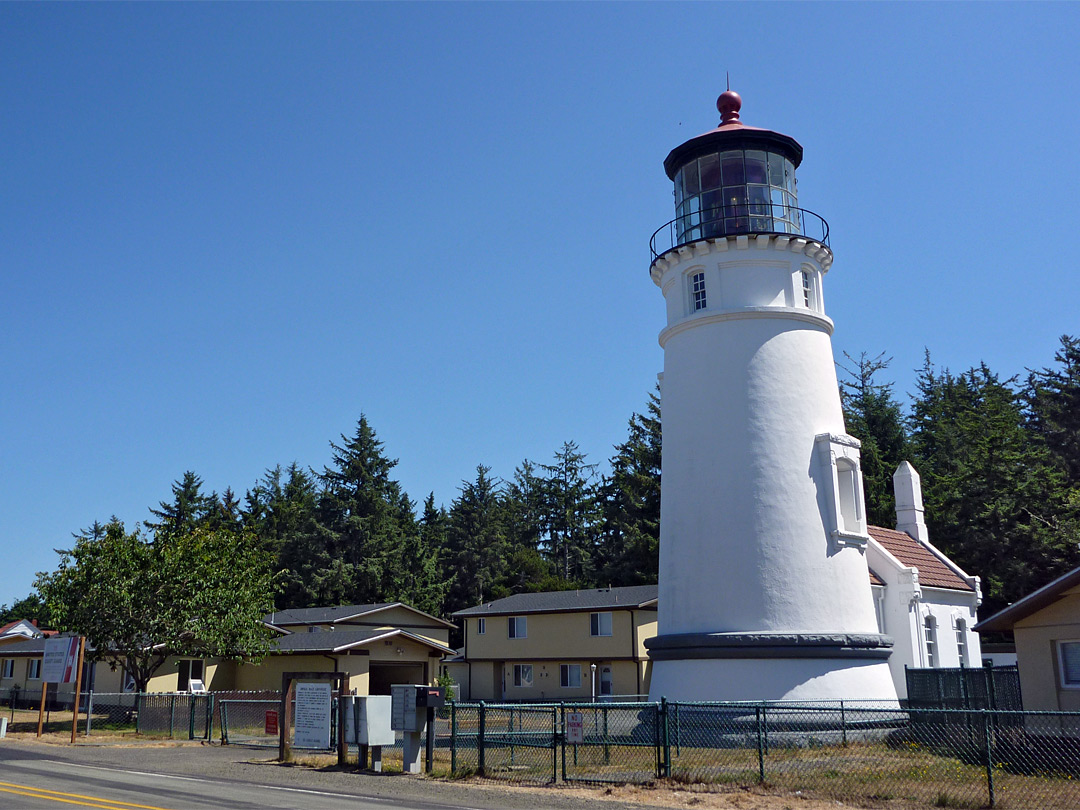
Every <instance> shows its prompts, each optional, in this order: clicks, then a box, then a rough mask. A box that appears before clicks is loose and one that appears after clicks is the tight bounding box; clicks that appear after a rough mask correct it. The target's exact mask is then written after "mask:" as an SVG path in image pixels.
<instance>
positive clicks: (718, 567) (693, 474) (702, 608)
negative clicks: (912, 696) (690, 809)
mask: <svg viewBox="0 0 1080 810" xmlns="http://www.w3.org/2000/svg"><path fill="white" fill-rule="evenodd" d="M725 96H732V97H734V98H735V99H737V96H735V94H730V93H729V94H725ZM723 99H724V96H722V97H721V100H723ZM734 111H735V116H734V119H731V118H730V116H729V117H726V118H725V124H722V125H721V127H720V128H718V129H717V130H714V131H713V132H712V133H706V135H703V136H700V139H711V143H712V144H714V145H715V146H713V147H710V146H709V145H708V144H707V145H706V147H704V148H703V147H694V148H695V149H696V150H697V151H696V153H701V152H702V151H703V149H704V151H705V152H708V151H709V148H714V150H723V149H725V148H727V149H730V148H731V147H732V144H734V145H736V146H741V147H742V148H743V149H744V150H751V149H762V148H764V149H768V148H769V146H770V144H771V143H774V142H775V143H778V144H779V146H778V147H777V148H778V149H784V150H787V151H786V154H789V155H790V154H792V149H793V147H790V146H789V145H788V143H787V142H790V143H791V144H795V142H794V141H792V140H791V139H789V138H787V136H780V135H778V134H776V133H769V132H767V131H764V130H753V129H752V128H744V127H743V126H742V125H741V123H739V122H738V115H737V112H738V107H737V106H736V107H735V108H734ZM722 112H723V109H722ZM729 113H730V109H729ZM700 139H696V140H700ZM759 141H760V142H762V143H763V144H764V146H761V145H759V144H758V142H759ZM693 143H694V141H690V142H687V144H684V145H683V147H680V148H679V149H677V150H675V151H673V152H672V155H671V156H669V159H668V162H666V163H665V166H666V167H668V170H669V176H671V175H674V171H673V170H672V169H671V168H670V165H675V163H676V162H677V160H683V159H685V158H684V157H679V156H677V153H678V152H679V150H683V151H684V153H685V152H686V150H687V147H688V145H692V144H693ZM717 144H718V145H717ZM795 147H797V149H798V152H797V154H795V158H796V159H795V160H794V165H795V166H797V165H798V159H801V147H798V145H797V144H795ZM693 154H695V152H693V151H691V155H693ZM720 154H721V155H724V154H728V155H730V154H734V153H733V152H720ZM745 154H746V155H748V156H749V155H758V154H762V152H758V151H745ZM673 158H674V159H676V160H675V161H673ZM691 159H693V158H691ZM749 164H750V159H749V158H747V167H748V170H749ZM702 165H703V166H704V164H702ZM769 167H770V168H772V165H771V164H769ZM704 171H705V169H704V168H702V172H703V173H704ZM674 179H676V183H677V185H678V183H679V182H680V179H679V178H678V177H675V178H674ZM724 192H725V194H728V193H734V192H729V189H726V188H725V189H724ZM773 193H774V194H775V193H776V192H775V189H774V192H773ZM677 197H678V194H677ZM732 199H736V198H734V197H733V198H732ZM773 199H774V200H775V199H776V197H775V196H774V198H773ZM720 210H721V213H720V214H718V215H717V223H716V225H715V226H714V232H715V231H716V230H723V231H726V232H723V233H722V234H718V235H714V236H709V235H708V231H706V230H704V226H703V229H701V230H696V231H695V230H690V229H689V228H679V229H678V231H679V232H678V234H677V235H676V237H675V238H674V239H673V242H675V243H676V244H675V245H674V246H673V247H672V248H671V249H667V250H664V251H662V252H660V255H658V256H657V258H656V260H655V261H654V263H653V266H652V270H651V272H652V278H653V281H654V282H655V283H656V284H657V285H658V286H659V287H660V288H661V290H662V291H663V294H664V297H665V300H666V303H667V315H668V322H667V326H666V328H665V329H664V330H663V331H662V332H661V335H660V343H661V345H662V346H663V348H664V372H663V376H662V382H661V413H662V423H663V479H662V480H663V484H662V494H661V521H660V527H661V528H660V535H661V538H660V586H659V617H658V619H659V626H658V632H659V635H658V636H657V637H656V638H655V639H652V640H650V641H649V642H647V644H648V646H649V649H650V656H651V657H652V659H653V661H654V663H653V675H652V681H651V690H650V691H651V696H652V697H653V698H655V699H658V698H659V697H661V696H664V697H667V698H669V699H684V700H748V699H766V700H767V699H774V700H779V699H797V700H815V699H835V698H848V699H856V698H862V699H875V700H880V699H889V700H895V698H896V692H895V689H894V687H893V684H892V679H891V677H890V674H889V668H888V664H887V658H888V653H889V647H890V642H889V640H888V639H886V638H884V637H882V636H880V635H879V634H878V630H877V620H876V616H875V612H874V607H873V597H872V594H871V587H870V581H869V575H868V571H867V566H866V560H865V556H864V554H865V547H866V542H867V540H868V536H867V534H866V518H865V514H863V512H862V508H863V507H862V479H861V473H860V471H859V467H858V464H859V456H858V442H856V441H855V440H854V439H851V438H850V437H848V436H846V435H845V433H844V423H843V415H842V411H841V407H840V399H839V393H838V387H837V380H836V372H835V367H834V361H833V353H832V344H831V338H830V336H831V334H832V329H833V325H832V322H831V321H830V320H829V318H828V317H826V315H825V313H824V307H823V303H822V302H823V295H822V282H823V279H824V276H825V273H826V272H827V271H828V269H829V266H830V265H831V262H832V253H831V251H830V250H829V249H828V247H827V246H826V245H825V244H824V243H823V242H822V241H818V240H815V239H809V238H806V237H805V236H803V235H801V233H799V232H798V231H795V229H794V228H793V227H792V226H791V225H790V223H786V222H781V221H780V220H779V215H778V214H775V213H774V216H775V217H777V219H776V221H774V220H773V219H769V218H757V219H755V218H753V217H743V218H741V219H739V218H736V217H728V219H727V220H726V222H727V226H726V228H725V227H724V226H723V225H721V224H720V223H722V220H720V219H719V217H720V216H724V215H725V214H727V213H730V211H731V210H735V211H736V212H740V211H746V210H755V209H748V208H747V206H743V207H742V208H741V209H732V208H728V209H720ZM756 210H765V209H756ZM773 211H774V212H775V211H776V206H775V205H774V206H773ZM781 213H782V211H781ZM680 215H681V214H680ZM704 216H705V215H704V214H703V215H702V217H703V218H704ZM795 221H796V222H797V223H798V224H799V225H800V226H801V225H803V221H800V220H795ZM780 229H787V230H789V231H794V232H793V233H792V232H789V233H776V232H775V231H776V230H780ZM740 230H742V231H747V232H746V233H742V232H740ZM698 235H700V237H701V238H694V237H695V236H698ZM687 237H689V240H688V239H687ZM658 252H659V251H658Z"/></svg>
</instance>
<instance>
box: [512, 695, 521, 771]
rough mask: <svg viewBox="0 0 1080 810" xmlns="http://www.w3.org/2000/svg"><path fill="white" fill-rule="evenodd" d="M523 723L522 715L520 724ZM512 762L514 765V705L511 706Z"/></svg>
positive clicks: (519, 720)
mask: <svg viewBox="0 0 1080 810" xmlns="http://www.w3.org/2000/svg"><path fill="white" fill-rule="evenodd" d="M520 723H521V717H520V716H519V717H518V724H519V725H520ZM510 764H511V765H514V764H515V763H514V707H513V706H511V707H510Z"/></svg>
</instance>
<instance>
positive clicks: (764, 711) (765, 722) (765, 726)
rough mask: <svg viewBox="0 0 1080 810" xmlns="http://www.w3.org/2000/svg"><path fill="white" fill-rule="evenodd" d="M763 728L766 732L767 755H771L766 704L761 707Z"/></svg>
mask: <svg viewBox="0 0 1080 810" xmlns="http://www.w3.org/2000/svg"><path fill="white" fill-rule="evenodd" d="M761 728H762V730H763V732H764V735H763V736H764V738H765V753H766V754H767V753H769V715H768V709H767V708H766V707H765V705H764V704H762V706H761Z"/></svg>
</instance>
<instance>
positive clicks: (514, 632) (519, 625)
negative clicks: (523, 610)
mask: <svg viewBox="0 0 1080 810" xmlns="http://www.w3.org/2000/svg"><path fill="white" fill-rule="evenodd" d="M527 629H528V628H527V627H526V624H525V617H524V616H511V617H510V618H509V619H507V621H506V634H507V636H508V637H509V638H525V637H526V635H527V632H526V631H527Z"/></svg>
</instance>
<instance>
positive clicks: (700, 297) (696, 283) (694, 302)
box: [690, 273, 706, 312]
mask: <svg viewBox="0 0 1080 810" xmlns="http://www.w3.org/2000/svg"><path fill="white" fill-rule="evenodd" d="M705 303H706V301H705V274H704V273H694V275H692V276H691V277H690V304H691V308H692V309H693V311H694V312H697V311H698V310H699V309H705Z"/></svg>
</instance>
